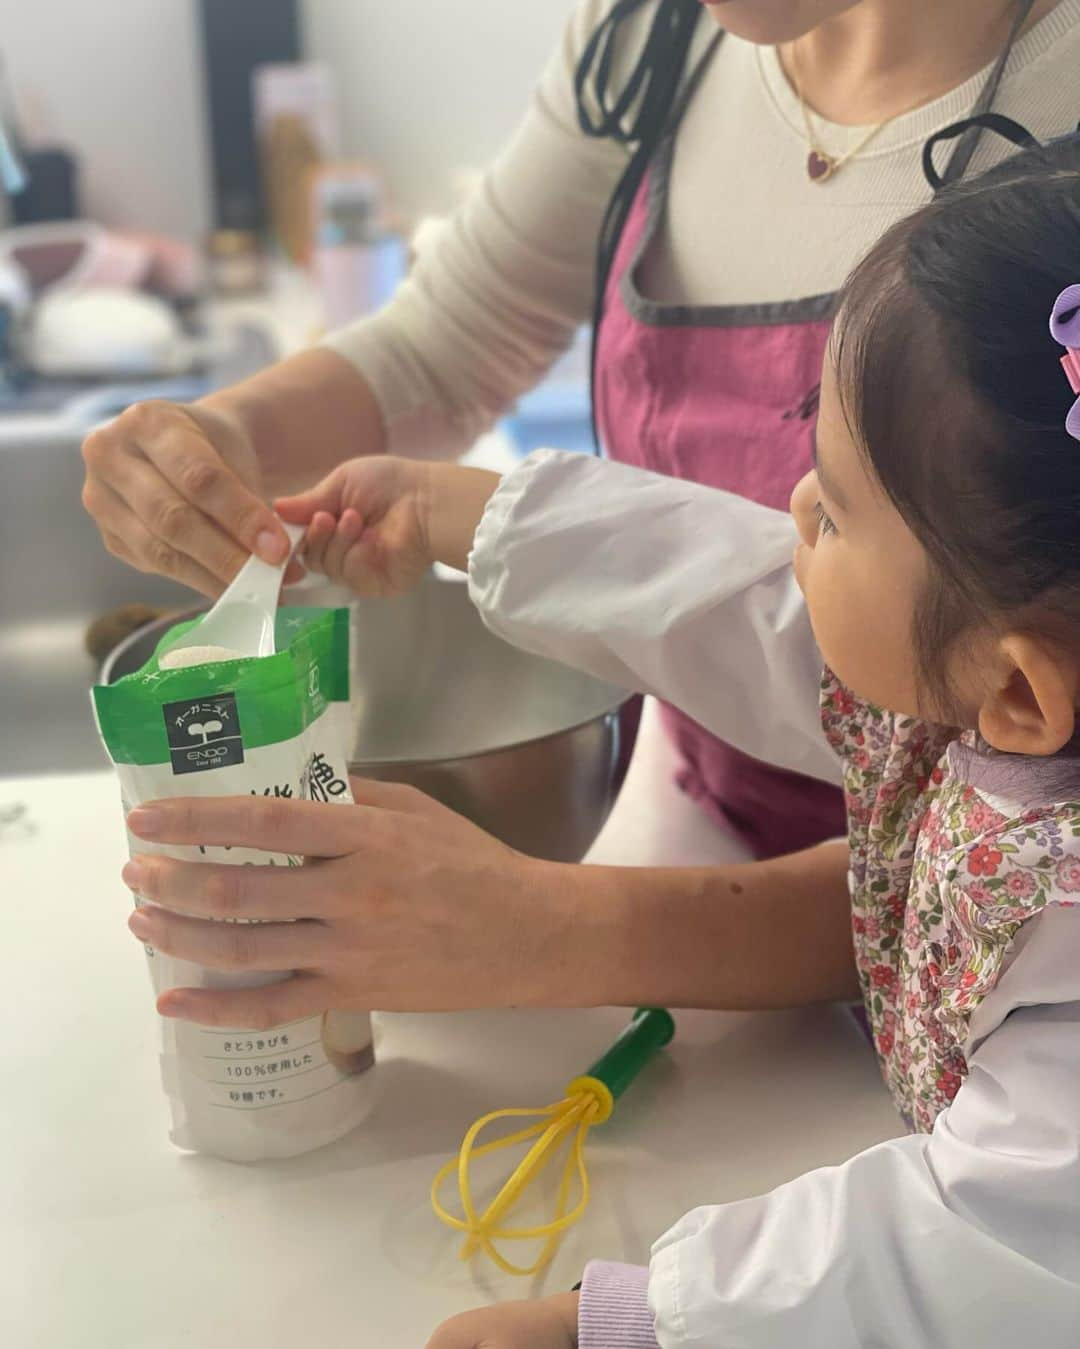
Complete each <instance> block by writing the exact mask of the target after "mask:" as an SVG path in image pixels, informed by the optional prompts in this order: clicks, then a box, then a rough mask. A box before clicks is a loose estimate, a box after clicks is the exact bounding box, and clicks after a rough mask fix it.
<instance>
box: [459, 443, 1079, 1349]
mask: <svg viewBox="0 0 1080 1349" xmlns="http://www.w3.org/2000/svg"><path fill="white" fill-rule="evenodd" d="M601 477H602V479H603V482H602V484H601V482H600V481H599V479H600V478H601ZM601 489H602V490H601ZM598 500H602V501H603V502H604V503H605V504H604V510H603V511H602V512H598V511H597V510H596V506H595V503H596V502H597V501H598ZM793 543H794V530H793V527H792V525H791V523H790V521H788V520H787V517H784V516H782V515H780V514H778V513H777V512H774V511H769V510H767V509H766V508H764V507H759V506H756V505H753V504H751V503H748V502H746V501H744V500H742V499H740V498H737V497H733V496H730V495H729V494H727V493H723V492H718V491H715V490H713V489H710V488H705V487H700V486H697V485H696V484H691V483H686V482H680V481H674V480H671V479H667V478H661V477H658V476H656V475H652V474H646V473H643V472H641V471H640V470H636V469H631V468H627V467H623V466H620V465H613V464H606V463H600V462H598V461H595V460H590V459H585V458H581V457H579V456H574V455H557V454H541V455H537V456H533V457H532V458H531V459H530V460H528V461H526V463H525V464H524V465H523V466H522V467H521V468H520V469H518V470H517V471H515V472H514V473H513V474H511V475H509V476H508V477H507V478H506V479H505V480H504V481H503V483H502V485H501V486H500V487H499V489H498V491H497V492H496V493H495V495H494V497H493V498H492V500H491V502H490V504H489V506H488V509H487V511H486V513H485V516H484V519H483V521H482V523H481V526H480V529H479V531H478V532H477V536H476V541H475V546H474V549H473V553H472V556H471V558H470V588H471V593H472V596H473V599H474V602H475V603H476V605H477V607H478V608H479V610H480V612H481V614H482V615H483V617H484V619H485V621H486V622H487V624H488V625H489V627H491V628H492V629H493V630H494V631H495V632H497V633H499V634H500V635H502V636H503V637H506V638H507V639H509V640H510V641H512V642H514V643H516V644H517V645H519V646H523V647H525V648H527V649H529V650H533V651H536V652H539V653H543V654H545V655H548V656H551V657H554V658H555V659H558V660H562V661H564V662H566V663H568V664H572V665H575V666H578V667H579V668H582V669H585V670H588V671H590V672H592V673H594V674H596V675H598V676H600V677H603V678H605V679H609V680H612V681H613V682H616V683H621V684H622V685H624V686H625V687H627V688H632V689H638V690H642V691H648V692H653V693H656V694H658V695H660V696H662V697H663V698H665V699H666V700H668V701H670V702H672V703H674V704H675V705H676V706H680V707H683V708H685V709H686V710H687V711H688V712H689V713H690V714H691V715H692V716H694V717H695V718H696V719H698V720H700V721H701V722H702V723H703V724H704V725H706V726H707V727H708V729H710V730H711V731H713V732H714V733H715V734H717V735H720V736H722V737H723V738H725V739H727V740H729V741H730V742H731V743H734V744H736V745H737V746H738V747H739V748H740V749H743V750H745V752H747V753H749V754H752V755H754V756H755V757H758V758H762V759H766V760H771V761H773V762H776V763H778V764H783V765H784V766H786V767H792V768H797V769H799V770H800V771H802V772H807V773H814V774H816V775H818V776H820V777H823V778H828V779H830V780H832V779H835V777H836V776H837V769H836V765H835V760H833V759H832V752H831V751H830V750H829V749H828V748H827V747H826V745H825V742H824V738H823V734H822V732H821V728H820V722H819V714H818V707H817V689H818V675H819V672H820V671H819V665H820V661H819V659H818V656H817V652H816V650H815V649H814V644H813V639H812V635H811V634H810V631H809V625H808V623H807V620H806V618H805V611H804V609H803V606H802V605H801V604H800V603H799V601H798V597H797V594H796V590H795V587H794V580H793V577H792V573H791V568H790V565H789V559H790V553H791V547H792V545H793ZM965 1056H966V1058H967V1062H968V1068H969V1074H968V1077H967V1078H966V1080H965V1082H964V1085H963V1086H962V1087H961V1088H960V1090H959V1092H958V1094H957V1096H956V1098H955V1100H954V1101H953V1103H952V1105H951V1106H950V1107H949V1108H948V1109H947V1110H945V1111H944V1112H943V1113H942V1114H941V1115H940V1116H939V1117H938V1120H937V1123H936V1126H935V1128H934V1130H933V1132H932V1133H930V1134H923V1135H918V1136H910V1137H905V1138H899V1139H896V1140H893V1141H890V1142H887V1143H883V1144H880V1145H879V1146H877V1147H875V1148H872V1149H870V1150H868V1151H866V1152H864V1153H861V1154H859V1155H858V1156H856V1157H854V1158H852V1159H851V1160H850V1161H848V1162H847V1163H845V1164H844V1165H843V1166H839V1167H832V1168H827V1169H823V1170H820V1171H815V1172H811V1173H809V1174H807V1175H804V1176H801V1177H799V1178H798V1179H796V1180H794V1181H792V1182H791V1183H789V1184H787V1185H784V1186H781V1187H780V1188H779V1189H777V1190H774V1191H773V1192H772V1193H770V1194H768V1195H764V1196H760V1197H756V1198H752V1199H746V1200H743V1201H740V1202H737V1203H733V1204H726V1205H721V1206H717V1207H706V1208H700V1209H697V1210H695V1211H694V1212H692V1213H690V1214H688V1215H687V1216H686V1217H685V1218H684V1219H682V1221H681V1222H680V1223H678V1224H677V1225H676V1226H675V1227H674V1228H673V1229H672V1230H671V1231H670V1232H669V1233H668V1234H667V1235H666V1236H664V1237H663V1238H661V1240H660V1241H659V1242H658V1243H657V1245H656V1246H655V1248H654V1250H653V1256H652V1263H651V1267H650V1270H649V1272H648V1274H646V1272H645V1271H640V1272H635V1271H633V1270H629V1271H628V1270H625V1269H618V1268H616V1267H611V1266H604V1265H598V1266H591V1267H590V1269H589V1271H588V1274H587V1277H586V1281H585V1288H584V1292H583V1300H582V1319H581V1343H582V1349H622V1347H623V1346H626V1347H627V1349H630V1346H633V1347H634V1349H638V1347H639V1346H645V1347H646V1349H651V1346H653V1345H659V1346H660V1347H661V1349H727V1346H732V1347H734V1346H739V1349H759V1347H760V1349H766V1346H768V1349H786V1347H787V1346H800V1349H801V1347H802V1346H806V1345H814V1346H816V1345H818V1344H821V1345H828V1346H829V1349H867V1346H871V1345H875V1346H883V1347H885V1346H889V1347H890V1349H891V1347H892V1346H895V1349H968V1347H969V1346H976V1345H977V1346H979V1349H1006V1347H1008V1349H1013V1347H1014V1346H1015V1345H1016V1344H1017V1343H1020V1342H1026V1343H1030V1344H1032V1345H1037V1346H1038V1347H1039V1349H1058V1347H1059V1346H1060V1349H1065V1346H1069V1349H1075V1346H1076V1345H1077V1344H1078V1343H1080V909H1076V908H1072V909H1067V908H1053V909H1047V910H1045V911H1043V912H1042V913H1041V914H1039V915H1038V916H1036V917H1034V918H1031V919H1030V920H1029V921H1028V922H1026V923H1025V924H1024V926H1023V928H1022V930H1021V932H1020V934H1019V936H1018V937H1017V938H1016V940H1015V942H1014V944H1013V948H1012V951H1011V953H1010V957H1009V963H1008V965H1007V968H1006V969H1005V971H1004V973H1003V974H1002V976H1001V978H1000V979H999V981H998V983H997V985H996V986H995V988H994V989H993V991H992V992H991V993H989V994H988V995H987V996H986V998H985V999H984V1000H983V1002H982V1003H981V1004H980V1005H979V1007H978V1009H977V1011H976V1012H975V1014H974V1015H973V1017H972V1019H971V1022H970V1025H969V1033H968V1040H967V1043H966V1046H965ZM646 1279H647V1281H648V1283H647V1297H646V1287H645V1280H646Z"/></svg>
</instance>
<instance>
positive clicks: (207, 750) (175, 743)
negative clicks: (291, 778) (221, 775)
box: [162, 693, 244, 774]
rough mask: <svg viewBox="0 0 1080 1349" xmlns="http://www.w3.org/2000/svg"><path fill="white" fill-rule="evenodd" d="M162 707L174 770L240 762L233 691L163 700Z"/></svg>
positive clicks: (240, 742) (241, 743) (193, 770)
mask: <svg viewBox="0 0 1080 1349" xmlns="http://www.w3.org/2000/svg"><path fill="white" fill-rule="evenodd" d="M162 711H163V713H164V716H165V731H166V734H167V735H168V737H169V758H170V759H171V760H172V771H173V773H174V774H178V773H199V772H203V771H204V770H206V769H208V768H228V766H229V765H230V764H238V763H243V762H244V741H243V739H242V737H241V734H240V718H239V716H238V715H237V712H236V695H235V694H234V693H215V694H214V695H213V697H211V698H200V699H199V700H198V702H185V703H166V704H165V706H164V707H163V708H162Z"/></svg>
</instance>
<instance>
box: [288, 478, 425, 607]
mask: <svg viewBox="0 0 1080 1349" xmlns="http://www.w3.org/2000/svg"><path fill="white" fill-rule="evenodd" d="M427 471H428V466H427V465H426V464H421V463H414V462H413V461H411V460H408V459H392V458H389V457H388V456H385V455H377V456H372V457H370V458H366V459H350V460H349V462H348V463H346V464H342V465H341V467H340V468H336V469H334V471H333V472H332V473H331V474H330V475H329V476H328V477H326V478H324V479H323V480H322V482H320V483H319V484H318V485H317V486H315V487H313V488H312V489H311V491H309V492H301V493H300V494H299V495H297V496H294V497H283V498H282V499H281V500H279V501H276V502H275V503H274V506H275V509H276V510H277V512H278V514H279V515H280V516H281V518H282V519H283V520H286V521H288V522H289V524H294V525H307V527H308V528H307V536H306V537H305V539H304V543H303V547H302V549H301V557H302V559H303V562H304V564H305V566H306V567H307V568H308V569H309V570H310V571H315V572H320V573H321V574H322V575H324V576H326V577H328V578H329V579H330V580H331V581H337V582H339V583H340V584H342V585H347V586H348V587H349V588H350V589H351V590H355V591H356V592H357V594H360V595H397V594H400V593H402V592H403V591H406V590H409V589H411V587H412V586H414V585H415V584H416V582H417V581H418V580H419V579H420V577H421V576H422V575H423V574H424V572H425V571H427V569H428V567H430V566H431V563H432V562H433V561H434V559H433V558H432V556H431V550H430V548H429V546H428V539H427V529H426V520H425V516H426V511H427V500H428V492H427V489H426V474H427Z"/></svg>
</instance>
